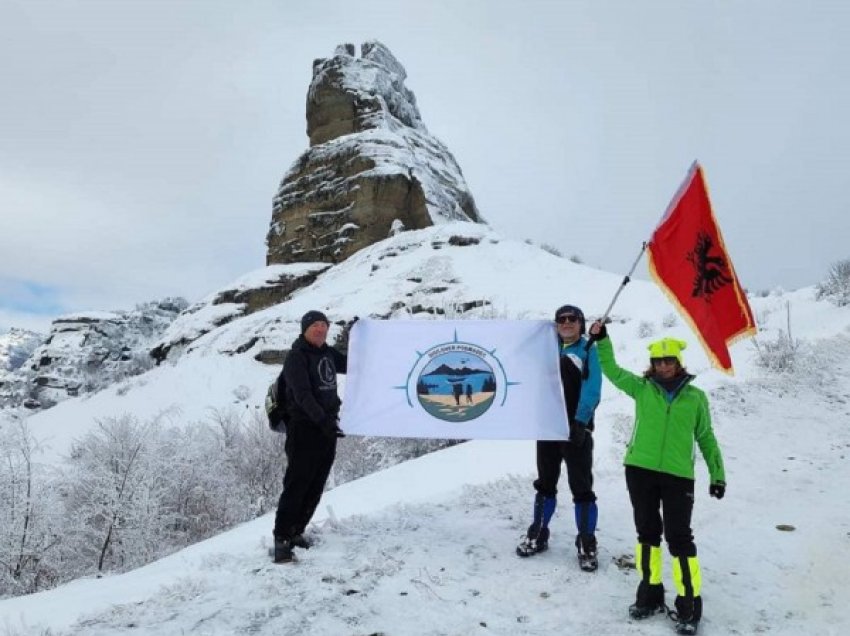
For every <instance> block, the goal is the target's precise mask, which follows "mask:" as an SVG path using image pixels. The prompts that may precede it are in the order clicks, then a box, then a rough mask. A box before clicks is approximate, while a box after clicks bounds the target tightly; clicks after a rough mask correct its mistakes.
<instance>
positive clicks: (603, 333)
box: [588, 321, 608, 342]
mask: <svg viewBox="0 0 850 636" xmlns="http://www.w3.org/2000/svg"><path fill="white" fill-rule="evenodd" d="M597 322H599V321H597ZM593 324H596V323H593ZM588 335H589V336H590V342H596V341H597V340H605V338H607V337H608V329H606V328H605V323H600V325H599V333H591V334H588Z"/></svg>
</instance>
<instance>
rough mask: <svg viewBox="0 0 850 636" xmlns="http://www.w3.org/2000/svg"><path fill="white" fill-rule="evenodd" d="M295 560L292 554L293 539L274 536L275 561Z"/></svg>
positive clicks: (286, 561)
mask: <svg viewBox="0 0 850 636" xmlns="http://www.w3.org/2000/svg"><path fill="white" fill-rule="evenodd" d="M294 560H295V556H294V555H293V554H292V541H291V540H290V539H281V538H279V537H275V538H274V562H275V563H291V562H292V561H294Z"/></svg>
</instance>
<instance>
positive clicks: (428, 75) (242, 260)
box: [0, 0, 850, 331]
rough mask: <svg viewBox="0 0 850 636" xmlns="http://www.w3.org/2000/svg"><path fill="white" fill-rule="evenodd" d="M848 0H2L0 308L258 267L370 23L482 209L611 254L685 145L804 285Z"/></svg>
mask: <svg viewBox="0 0 850 636" xmlns="http://www.w3.org/2000/svg"><path fill="white" fill-rule="evenodd" d="M848 7H850V4H848V3H846V2H845V1H844V0H825V1H820V2H810V3H808V2H799V0H785V1H779V0H764V1H747V2H734V1H731V0H730V1H729V2H719V1H706V2H684V1H682V0H668V1H655V0H652V1H650V0H642V1H641V2H634V1H633V0H622V1H613V0H612V1H610V2H599V1H598V0H582V1H562V2H541V1H537V2H534V1H523V2H519V1H515V2H501V1H498V0H481V1H477V2H466V1H465V2H460V1H458V0H445V1H434V2H428V1H425V0H421V1H420V2H415V3H413V2H405V1H401V0H393V1H390V0H387V1H385V2H380V1H372V0H358V1H357V2H351V1H350V0H345V1H337V0H325V1H324V2H322V3H319V4H315V3H307V2H288V1H281V0H274V1H272V0H268V1H266V0H263V1H250V0H246V1H244V2H236V1H235V0H234V1H231V2H216V1H213V0H198V1H183V0H168V1H165V0H162V1H156V0H144V1H139V2H137V1H124V0H103V1H100V2H96V1H76V2H75V1H73V0H56V1H54V0H50V1H43V0H21V1H18V0H0V87H2V89H1V90H2V99H0V331H2V330H4V329H5V328H8V327H9V326H23V327H38V328H41V329H45V330H46V329H47V327H48V325H49V321H50V320H51V319H52V318H54V317H55V316H56V315H58V314H61V313H66V312H70V311H77V310H86V309H122V308H130V307H132V306H133V305H134V304H136V303H138V302H143V301H147V300H152V299H155V298H160V297H163V296H167V295H181V296H184V297H186V298H187V299H188V300H190V301H193V300H197V299H199V298H200V297H202V296H204V295H206V294H207V293H209V292H211V291H213V290H215V289H217V288H220V287H221V286H223V285H225V284H227V283H228V282H230V281H231V280H233V279H234V278H236V277H238V276H240V275H242V274H244V273H246V272H248V271H250V270H253V269H256V268H258V267H262V266H263V265H264V264H265V245H264V239H265V234H266V231H267V229H268V224H269V221H270V218H271V201H272V197H273V196H274V194H275V192H276V190H277V187H278V184H279V182H280V179H281V177H282V176H283V174H284V173H285V172H286V170H287V169H288V167H289V166H290V165H291V164H292V162H293V161H294V160H295V159H296V158H297V157H298V156H299V155H300V154H301V153H302V152H303V151H304V150H305V149H306V148H307V145H308V140H307V136H306V132H305V128H306V123H305V112H304V106H305V97H306V92H307V87H308V85H309V82H310V79H311V69H312V61H313V59H314V58H317V57H327V56H330V55H331V54H332V53H333V50H334V47H335V46H336V45H337V44H339V43H342V42H352V43H355V44H356V45H357V47H358V50H359V45H360V44H361V43H362V42H363V41H366V40H369V39H378V40H380V41H382V42H383V43H384V44H386V45H387V46H388V47H389V48H390V49H391V50H392V51H393V53H394V54H395V55H396V57H397V58H398V59H399V61H400V62H401V63H402V64H403V65H404V66H405V68H406V69H407V73H408V78H407V82H406V83H407V86H408V87H409V88H410V89H411V90H413V92H414V93H415V94H416V97H417V101H418V104H419V108H420V111H421V114H422V118H423V120H424V122H425V124H426V126H427V127H428V128H429V130H430V131H431V132H432V133H433V134H434V135H436V136H437V137H438V138H440V139H441V140H442V141H443V142H444V143H445V144H446V145H447V146H448V147H449V149H450V150H451V151H452V153H453V154H454V155H455V157H456V159H457V161H458V163H459V164H460V166H461V169H462V170H463V172H464V175H465V177H466V179H467V182H468V184H469V186H470V188H471V190H472V193H473V195H474V196H475V199H476V202H477V204H478V207H479V209H480V210H481V212H482V214H483V215H484V216H485V218H487V219H488V221H489V222H490V223H491V225H492V226H493V227H494V228H495V229H496V230H498V231H501V232H503V233H504V234H506V235H508V236H512V237H521V238H530V239H532V240H534V241H536V242H543V243H549V244H551V245H554V246H556V247H557V248H559V249H560V250H561V251H562V252H563V253H564V255H565V256H570V255H574V254H575V255H578V256H580V257H581V258H582V260H583V261H584V262H585V263H586V264H588V265H592V266H595V267H599V268H602V269H606V270H609V271H613V272H617V273H625V271H626V270H627V269H628V267H629V265H630V264H631V263H632V261H633V260H634V258H635V256H636V255H637V252H638V250H639V249H640V245H641V242H642V241H643V240H645V239H647V238H648V237H649V235H650V234H651V232H652V229H653V228H654V226H655V224H656V223H657V221H658V220H659V218H660V216H661V214H662V213H663V211H664V209H665V207H666V205H667V203H668V202H669V199H670V198H671V197H672V195H673V194H674V192H675V191H676V189H677V187H678V186H679V183H680V182H681V180H682V178H683V177H684V176H685V173H686V171H687V169H688V167H689V166H690V164H691V162H692V161H693V160H694V159H698V160H699V161H700V162H701V163H702V164H703V167H704V169H705V174H706V178H707V180H708V184H709V188H710V192H711V195H712V199H713V203H714V208H715V213H716V216H717V219H718V221H719V223H720V226H721V229H722V230H723V233H724V236H725V239H726V243H727V247H728V248H729V250H730V253H731V255H732V257H733V260H734V263H735V266H736V269H737V271H738V275H739V277H740V279H741V281H742V283H743V284H744V286H745V287H747V288H749V289H751V290H762V289H769V288H773V287H776V286H782V287H784V288H786V289H795V288H798V287H801V286H806V285H811V284H814V283H816V282H818V281H819V280H821V279H822V278H823V276H824V275H825V273H826V271H827V269H828V268H829V266H830V264H831V263H833V262H835V261H837V260H839V259H844V258H850V247H848V246H847V242H848V240H850V214H848V212H850V210H849V209H848V207H850V206H848V203H847V195H846V192H847V187H846V184H847V183H848V174H850V124H848V123H847V117H848V113H850V88H848V83H850V8H848ZM645 272H646V265H645V262H643V263H642V264H641V265H640V268H639V274H640V275H645ZM565 291H568V290H565ZM613 292H614V290H612V294H613Z"/></svg>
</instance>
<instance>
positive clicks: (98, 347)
mask: <svg viewBox="0 0 850 636" xmlns="http://www.w3.org/2000/svg"><path fill="white" fill-rule="evenodd" d="M187 306H188V303H187V302H186V301H185V300H183V299H182V298H166V299H164V300H160V301H156V302H150V303H144V304H140V305H138V306H137V307H136V308H135V309H133V310H130V311H108V312H107V311H94V312H84V313H78V314H70V315H66V316H62V317H60V318H57V319H56V320H54V321H53V323H52V325H51V328H50V333H49V334H48V336H47V339H46V340H44V342H43V343H41V344H40V345H39V346H38V347H36V348H35V349H34V350H33V351H32V353H31V355H30V356H29V358H28V359H27V361H26V362H25V363H24V364H23V365H21V366H20V368H18V369H17V370H16V371H15V372H14V373H13V377H12V378H11V381H10V382H8V383H7V384H4V386H3V387H0V406H7V407H9V406H10V407H15V406H24V407H27V408H30V409H38V408H47V407H50V406H53V405H54V404H56V403H57V402H60V401H61V400H64V399H66V398H68V397H74V396H77V395H81V394H83V393H91V392H95V391H99V390H101V389H103V388H105V387H106V386H108V385H110V384H112V383H114V382H116V381H118V380H121V379H123V378H126V377H129V376H133V375H138V374H140V373H143V372H144V371H147V370H148V369H150V368H151V366H153V361H152V360H151V359H150V356H149V355H148V349H149V347H150V343H151V342H152V341H154V340H155V339H157V338H158V337H159V336H160V335H161V334H162V333H163V332H164V331H165V329H166V328H167V327H168V326H169V325H170V324H171V323H172V322H173V321H174V319H175V318H176V317H177V315H178V314H180V312H182V311H183V310H184V309H186V307H187Z"/></svg>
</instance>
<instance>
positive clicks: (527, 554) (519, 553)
mask: <svg viewBox="0 0 850 636" xmlns="http://www.w3.org/2000/svg"><path fill="white" fill-rule="evenodd" d="M548 549H549V546H548V545H547V546H545V547H543V548H539V549H537V550H534V551H533V552H525V551H524V550H522V549H521V548H517V549H516V554H517V556H520V557H522V558H523V559H527V558H528V557H531V556H534V555H535V554H540V553H541V552H546V550H548Z"/></svg>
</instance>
